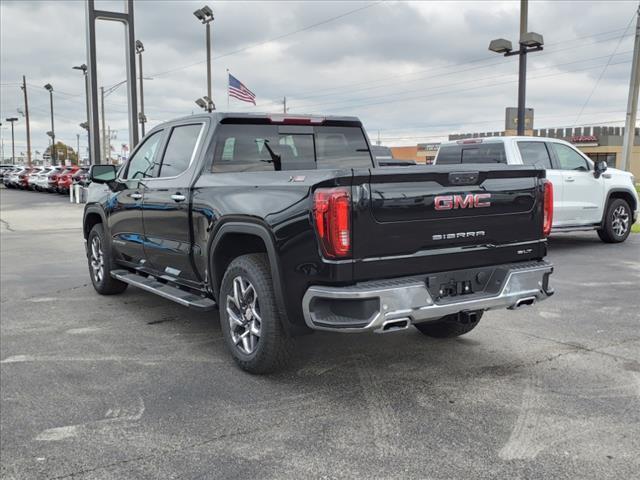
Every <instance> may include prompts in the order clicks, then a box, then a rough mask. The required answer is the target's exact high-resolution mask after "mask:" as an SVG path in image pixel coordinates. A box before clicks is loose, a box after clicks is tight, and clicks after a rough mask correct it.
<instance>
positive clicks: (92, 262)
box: [87, 223, 127, 295]
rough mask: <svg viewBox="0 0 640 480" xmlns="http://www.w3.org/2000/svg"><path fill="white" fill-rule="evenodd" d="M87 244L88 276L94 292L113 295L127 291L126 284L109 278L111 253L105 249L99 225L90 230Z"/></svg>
mask: <svg viewBox="0 0 640 480" xmlns="http://www.w3.org/2000/svg"><path fill="white" fill-rule="evenodd" d="M87 243H88V245H89V248H88V251H87V260H88V262H89V274H90V275H91V283H92V284H93V288H95V290H96V292H98V293H99V294H100V295H114V294H116V293H122V292H124V291H125V290H126V289H127V284H126V283H124V282H121V281H120V280H116V279H115V278H113V277H112V276H111V270H112V269H113V268H112V259H111V252H110V250H109V248H107V247H108V245H107V242H106V238H105V234H104V228H102V224H101V223H98V224H96V225H95V226H94V227H93V228H92V229H91V232H89V238H88V239H87Z"/></svg>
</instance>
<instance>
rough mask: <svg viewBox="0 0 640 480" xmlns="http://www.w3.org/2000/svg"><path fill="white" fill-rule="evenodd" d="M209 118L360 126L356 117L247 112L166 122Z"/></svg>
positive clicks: (209, 114) (222, 113)
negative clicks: (337, 123) (327, 122)
mask: <svg viewBox="0 0 640 480" xmlns="http://www.w3.org/2000/svg"><path fill="white" fill-rule="evenodd" d="M203 117H204V118H211V119H212V120H213V121H214V122H218V123H219V122H221V121H222V120H224V119H227V118H236V119H244V120H271V121H272V122H274V123H284V121H285V120H287V119H290V120H292V121H295V120H298V121H300V120H303V121H308V122H309V123H312V124H313V123H316V122H317V123H321V122H322V121H326V120H328V121H337V122H350V123H357V124H358V125H359V126H362V123H361V122H360V119H359V118H358V117H352V116H340V115H311V114H283V113H267V112H264V113H262V112H261V113H247V112H211V113H199V114H195V115H188V116H184V117H179V118H176V119H173V120H170V121H168V122H163V123H170V122H178V121H183V120H193V119H195V118H203Z"/></svg>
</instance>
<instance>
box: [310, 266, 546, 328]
mask: <svg viewBox="0 0 640 480" xmlns="http://www.w3.org/2000/svg"><path fill="white" fill-rule="evenodd" d="M488 270H489V271H491V272H493V273H491V276H490V281H489V282H487V285H488V284H490V283H491V282H492V281H493V279H494V278H495V277H499V278H500V280H499V282H498V281H495V282H493V285H492V286H491V288H485V289H483V290H482V291H479V292H477V293H471V294H464V295H455V296H448V297H445V298H439V297H437V295H434V294H433V288H431V289H429V288H428V286H427V278H428V275H422V276H412V277H404V278H394V279H388V280H381V281H373V282H364V283H358V284H355V285H351V286H347V287H330V286H312V287H309V288H308V289H307V291H306V293H305V295H304V297H303V299H302V310H303V314H304V319H305V322H306V323H307V325H308V326H309V327H310V328H312V329H314V330H329V331H340V332H365V331H375V332H380V333H382V332H386V331H390V330H392V329H394V328H389V327H390V326H397V327H398V328H406V327H407V326H409V325H410V324H412V323H420V322H426V321H430V320H437V319H439V318H441V317H444V316H446V315H450V314H454V313H458V312H473V311H478V310H492V309H498V308H511V309H514V308H518V307H520V306H524V305H532V304H533V303H535V302H538V301H541V300H545V299H546V298H547V297H549V296H551V295H553V289H552V288H550V287H549V285H548V282H549V275H550V274H551V273H552V272H553V266H552V265H551V264H550V263H547V262H544V261H537V262H526V263H522V264H518V263H516V264H509V265H501V266H498V267H494V268H493V269H488ZM497 271H500V272H501V276H500V275H496V274H495V272H497ZM462 272H464V271H462ZM474 272H475V270H474ZM451 275H452V276H455V275H456V272H451ZM395 329H397V328H395Z"/></svg>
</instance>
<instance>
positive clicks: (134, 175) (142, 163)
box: [124, 131, 162, 180]
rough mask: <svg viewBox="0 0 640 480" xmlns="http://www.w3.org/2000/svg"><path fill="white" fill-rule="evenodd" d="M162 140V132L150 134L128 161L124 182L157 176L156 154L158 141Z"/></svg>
mask: <svg viewBox="0 0 640 480" xmlns="http://www.w3.org/2000/svg"><path fill="white" fill-rule="evenodd" d="M161 140H162V131H158V132H155V133H153V134H151V135H150V136H149V137H147V139H146V140H145V141H144V143H143V144H142V145H141V146H140V148H139V149H138V150H137V151H136V153H134V154H133V156H132V157H131V158H130V159H129V164H128V165H127V170H126V172H125V174H124V178H125V179H126V180H134V179H143V178H153V177H155V176H157V172H158V169H157V168H156V163H155V159H156V154H157V151H158V147H159V146H160V141H161Z"/></svg>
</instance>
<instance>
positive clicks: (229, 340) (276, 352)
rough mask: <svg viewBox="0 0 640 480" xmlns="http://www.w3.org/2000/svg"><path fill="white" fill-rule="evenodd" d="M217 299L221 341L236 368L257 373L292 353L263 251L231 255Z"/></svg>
mask: <svg viewBox="0 0 640 480" xmlns="http://www.w3.org/2000/svg"><path fill="white" fill-rule="evenodd" d="M238 279H240V280H238ZM238 282H239V283H238ZM234 287H235V288H234ZM236 292H238V293H236ZM218 300H219V301H218V303H219V305H220V323H221V328H222V334H223V337H224V341H225V343H226V344H227V348H228V349H229V351H230V352H231V356H232V357H233V359H234V360H235V362H236V363H237V364H238V365H239V366H240V368H242V369H243V370H246V371H247V372H250V373H257V374H261V373H270V372H274V371H276V370H279V369H281V368H283V367H284V366H286V364H287V363H288V362H289V360H290V358H291V355H292V353H293V340H292V339H291V338H290V337H289V335H288V334H287V332H285V330H284V328H283V327H282V323H281V322H282V321H284V318H283V314H282V313H281V312H280V311H279V309H278V306H277V303H276V297H275V293H274V290H273V281H272V279H271V270H270V268H269V263H268V261H267V256H266V255H265V254H260V253H252V254H248V255H242V256H240V257H238V258H236V259H234V260H233V261H232V262H231V264H230V265H229V267H228V268H227V271H226V272H225V274H224V277H223V279H222V285H221V287H220V295H219V299H218ZM232 315H233V316H234V317H233V318H232ZM234 319H235V321H234ZM258 319H259V321H258ZM256 331H257V332H259V335H258V336H257V337H256V335H255V334H254V332H256ZM247 332H248V333H247ZM245 342H246V343H245Z"/></svg>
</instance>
